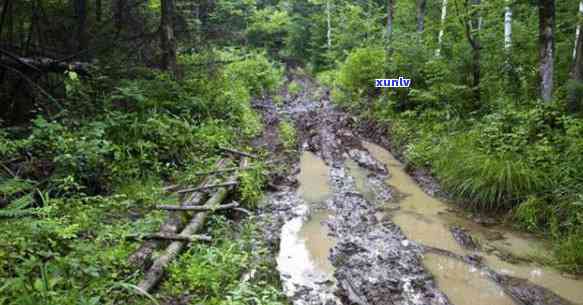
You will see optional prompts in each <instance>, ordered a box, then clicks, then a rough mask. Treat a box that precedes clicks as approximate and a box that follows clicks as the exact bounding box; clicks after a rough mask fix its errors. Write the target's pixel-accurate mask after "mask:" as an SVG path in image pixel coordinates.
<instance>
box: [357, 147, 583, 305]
mask: <svg viewBox="0 0 583 305" xmlns="http://www.w3.org/2000/svg"><path fill="white" fill-rule="evenodd" d="M363 145H364V147H365V148H366V149H367V150H368V151H369V152H370V153H371V155H373V157H375V158H376V159H377V160H379V161H380V162H382V163H384V164H385V165H386V166H387V168H388V169H389V175H390V177H389V178H388V179H387V181H386V183H387V184H389V185H390V186H391V187H392V188H393V189H395V190H396V191H398V192H399V193H401V195H402V196H401V198H402V199H401V200H400V202H399V204H400V205H399V206H400V209H399V210H396V211H392V212H390V213H389V214H390V215H389V216H390V217H391V218H392V220H393V221H394V222H395V224H397V225H398V226H399V227H400V228H401V229H402V230H403V232H404V233H405V235H406V236H407V237H408V238H409V239H411V240H414V241H417V242H419V243H421V244H424V245H428V246H433V247H438V248H442V249H446V250H449V251H451V252H453V253H456V254H460V255H465V254H469V253H470V252H468V251H467V250H464V249H462V248H461V247H460V246H459V244H458V243H457V242H456V241H455V240H454V239H453V237H452V235H451V233H450V231H449V228H450V226H452V225H460V226H462V227H464V228H466V229H468V230H470V232H471V234H472V235H474V236H476V237H477V238H478V240H479V241H480V243H481V245H482V247H483V248H486V249H489V250H490V251H489V252H490V253H494V254H495V253H499V252H502V253H504V252H506V253H511V254H512V255H513V256H515V257H529V256H533V255H538V256H541V255H549V254H548V253H547V251H548V250H547V249H548V247H546V244H545V242H543V241H539V240H535V239H534V238H533V237H531V236H527V235H526V234H520V233H515V232H511V231H509V230H508V229H506V228H501V227H488V228H486V227H483V226H481V225H478V224H476V223H473V222H471V221H470V220H468V219H466V218H463V217H461V216H458V215H457V214H454V213H452V212H450V211H449V209H448V208H449V206H448V205H447V204H446V203H444V202H442V201H440V200H438V199H436V198H434V197H431V196H429V195H428V194H426V193H425V192H424V191H423V190H422V189H421V187H420V186H419V185H418V184H417V183H416V182H415V181H414V180H413V179H412V178H411V177H410V176H409V175H408V174H407V173H406V172H405V170H404V166H403V165H402V164H401V163H400V162H399V161H398V160H397V159H395V157H394V156H393V155H392V154H391V153H390V152H389V151H387V150H385V149H384V148H382V147H380V146H378V145H375V144H372V143H366V142H363ZM492 236H498V237H497V238H492ZM478 254H480V255H482V256H483V257H484V259H485V260H484V262H485V264H486V265H488V266H490V267H491V268H493V269H494V270H495V271H497V272H499V273H502V274H508V275H512V276H515V277H518V278H523V279H528V280H530V281H531V282H533V283H535V284H538V285H540V286H542V287H545V288H547V289H549V290H551V291H553V292H555V293H556V294H558V295H560V296H562V297H563V298H565V299H567V300H569V301H571V302H573V303H575V304H583V281H582V280H576V279H573V278H570V277H567V276H564V275H562V274H561V273H560V272H558V271H556V270H554V269H551V268H548V267H541V266H537V265H535V264H533V263H524V262H522V263H518V264H512V263H509V262H506V261H504V260H502V259H501V258H500V257H499V256H497V255H493V254H485V253H478ZM424 264H425V265H426V267H427V268H428V269H429V270H430V271H431V272H432V273H433V274H434V276H435V277H436V281H437V284H438V286H439V287H440V288H441V289H442V290H443V292H444V293H445V294H447V295H448V297H449V298H450V299H451V301H452V303H454V304H456V305H465V304H472V305H480V304H484V305H490V304H513V302H512V300H511V299H510V298H509V297H507V296H506V295H505V294H504V293H503V291H502V290H501V289H500V288H499V287H497V286H496V285H495V284H494V283H492V282H490V281H488V280H487V279H486V277H485V275H484V274H481V273H480V271H478V270H476V269H475V268H474V267H472V266H470V265H468V264H465V263H462V262H459V261H456V260H455V259H452V258H449V257H441V256H438V255H435V254H427V255H426V256H425V257H424Z"/></svg>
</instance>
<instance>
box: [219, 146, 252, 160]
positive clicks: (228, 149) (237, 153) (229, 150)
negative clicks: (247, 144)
mask: <svg viewBox="0 0 583 305" xmlns="http://www.w3.org/2000/svg"><path fill="white" fill-rule="evenodd" d="M219 149H220V150H222V151H226V152H229V153H232V154H236V155H241V156H243V157H249V158H253V159H257V158H259V157H257V155H254V154H250V153H246V152H244V151H239V150H235V149H232V148H226V147H222V146H219Z"/></svg>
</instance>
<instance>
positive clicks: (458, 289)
mask: <svg viewBox="0 0 583 305" xmlns="http://www.w3.org/2000/svg"><path fill="white" fill-rule="evenodd" d="M423 263H424V264H425V266H426V267H427V269H428V270H429V271H430V272H431V273H432V274H434V275H435V281H436V282H437V286H438V287H439V288H440V289H441V290H442V291H443V292H444V293H445V294H446V295H447V297H448V298H449V300H450V301H451V302H452V304H455V305H470V304H471V305H494V304H496V305H513V304H514V303H513V302H512V299H511V298H510V297H508V296H507V295H506V294H505V293H504V291H503V290H502V289H501V288H500V287H498V285H496V284H495V283H494V282H492V281H490V280H488V279H487V277H486V275H485V274H483V273H482V272H481V271H479V270H477V269H476V268H474V267H471V266H469V265H468V264H466V263H463V262H461V261H459V260H457V259H454V258H451V257H447V256H442V255H437V254H431V253H429V254H426V255H425V256H424V258H423Z"/></svg>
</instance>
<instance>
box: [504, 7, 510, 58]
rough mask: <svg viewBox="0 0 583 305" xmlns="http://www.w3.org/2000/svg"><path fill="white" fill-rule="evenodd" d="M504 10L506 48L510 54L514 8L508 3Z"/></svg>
mask: <svg viewBox="0 0 583 305" xmlns="http://www.w3.org/2000/svg"><path fill="white" fill-rule="evenodd" d="M506 2H509V0H506ZM504 10H505V12H504V50H505V51H506V53H507V54H510V49H511V48H512V8H511V7H510V5H508V6H506V8H505V9H504Z"/></svg>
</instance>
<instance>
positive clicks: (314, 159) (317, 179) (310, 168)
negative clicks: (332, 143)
mask: <svg viewBox="0 0 583 305" xmlns="http://www.w3.org/2000/svg"><path fill="white" fill-rule="evenodd" d="M328 170H329V169H328V166H327V165H326V163H324V161H322V159H320V158H319V157H318V156H317V155H315V154H314V153H312V152H309V151H305V152H304V153H302V156H301V158H300V174H299V176H298V181H299V182H300V187H299V189H298V193H299V194H300V195H301V196H302V198H303V199H304V200H305V201H307V202H309V203H318V202H323V201H324V200H326V199H327V198H328V197H330V195H331V194H332V192H331V191H330V185H329V184H328V179H329V173H328Z"/></svg>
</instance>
